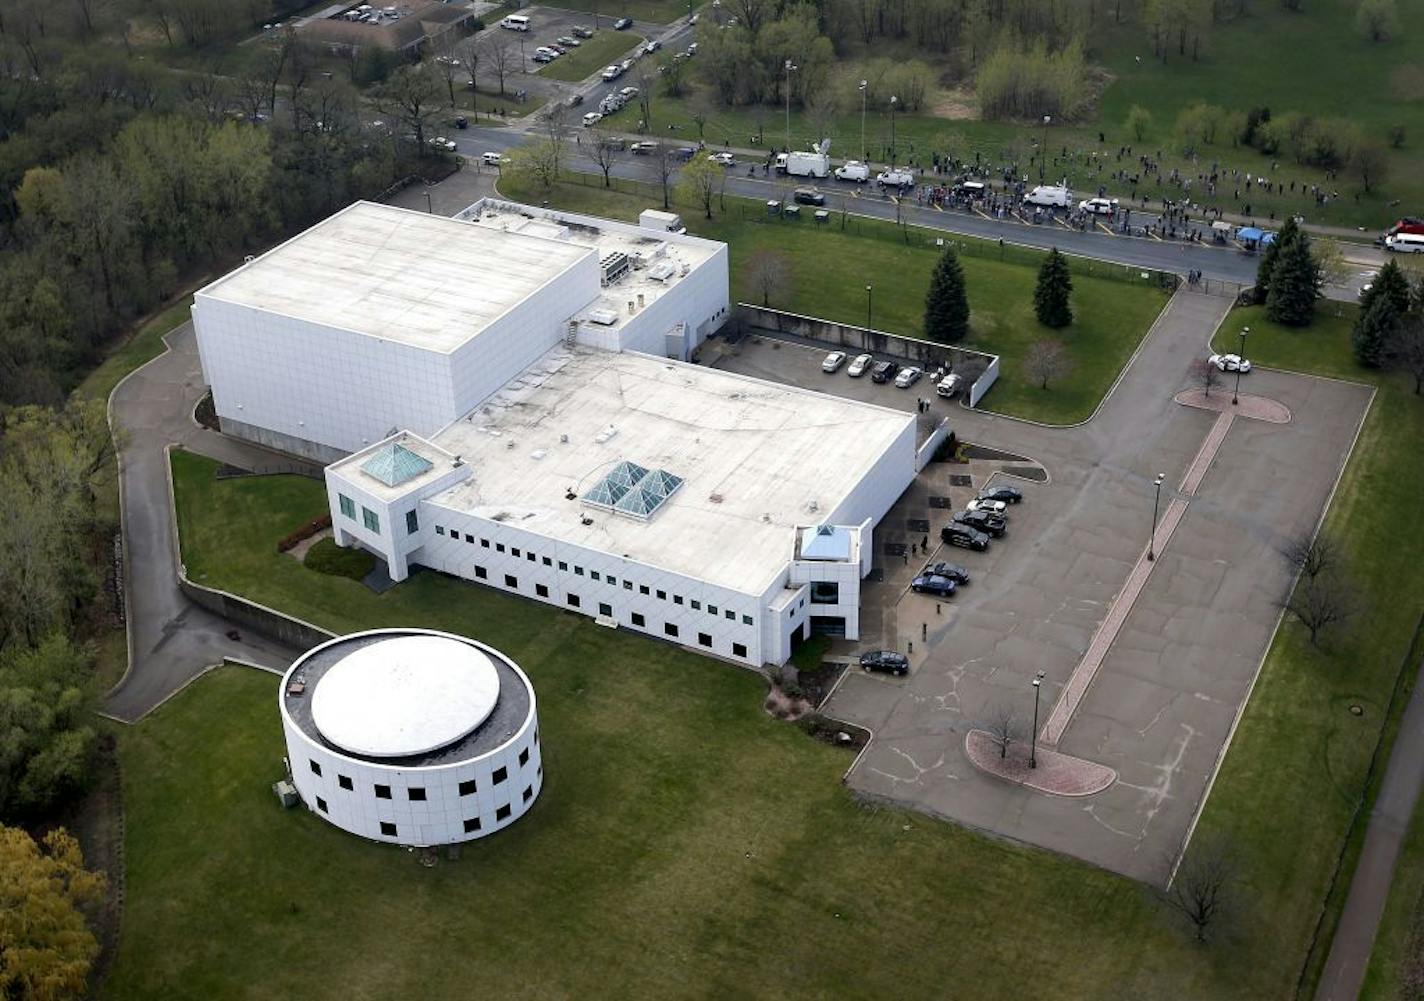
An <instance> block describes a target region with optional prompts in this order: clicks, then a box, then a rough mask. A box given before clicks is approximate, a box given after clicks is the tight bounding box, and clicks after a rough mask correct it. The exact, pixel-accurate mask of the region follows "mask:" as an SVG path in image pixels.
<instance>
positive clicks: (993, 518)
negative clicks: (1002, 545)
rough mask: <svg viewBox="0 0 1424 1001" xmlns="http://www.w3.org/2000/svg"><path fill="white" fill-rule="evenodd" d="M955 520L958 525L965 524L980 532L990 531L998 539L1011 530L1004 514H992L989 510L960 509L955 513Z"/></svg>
mask: <svg viewBox="0 0 1424 1001" xmlns="http://www.w3.org/2000/svg"><path fill="white" fill-rule="evenodd" d="M953 521H954V523H955V524H957V525H965V526H967V527H969V528H973V529H976V530H977V531H980V532H988V533H989V534H990V535H992V536H993V537H994V538H996V539H1002V538H1003V537H1004V533H1005V532H1007V531H1008V530H1009V523H1008V522H1007V521H1005V520H1004V518H1003V516H1001V515H997V514H992V513H990V512H988V511H960V512H958V513H956V514H955V516H954V518H953Z"/></svg>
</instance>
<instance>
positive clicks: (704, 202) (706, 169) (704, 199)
mask: <svg viewBox="0 0 1424 1001" xmlns="http://www.w3.org/2000/svg"><path fill="white" fill-rule="evenodd" d="M726 179H727V172H726V171H725V170H724V169H723V168H722V166H721V165H720V164H716V163H713V162H712V161H711V160H709V159H708V158H707V157H705V156H700V155H699V156H694V157H693V158H692V160H691V161H690V162H689V163H688V164H687V166H685V167H683V168H682V174H681V176H680V177H679V178H678V182H677V190H678V194H679V195H680V196H681V197H683V198H686V199H687V200H688V201H691V202H696V203H697V204H698V205H700V206H702V209H703V211H704V212H706V213H707V218H708V219H711V218H712V200H713V198H714V197H715V196H716V194H717V189H718V188H719V187H720V186H721V185H722V184H723V183H724V182H725V181H726Z"/></svg>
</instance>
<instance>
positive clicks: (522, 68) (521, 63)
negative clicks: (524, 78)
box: [519, 35, 529, 73]
mask: <svg viewBox="0 0 1424 1001" xmlns="http://www.w3.org/2000/svg"><path fill="white" fill-rule="evenodd" d="M519 72H521V73H528V72H529V64H528V63H526V62H525V61H524V36H523V35H520V36H519Z"/></svg>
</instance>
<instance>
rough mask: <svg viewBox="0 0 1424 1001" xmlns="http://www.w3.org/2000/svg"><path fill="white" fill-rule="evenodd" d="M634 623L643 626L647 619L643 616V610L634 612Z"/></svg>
mask: <svg viewBox="0 0 1424 1001" xmlns="http://www.w3.org/2000/svg"><path fill="white" fill-rule="evenodd" d="M631 619H632V622H633V625H635V626H642V625H643V624H644V623H645V622H646V621H647V620H646V619H644V618H643V613H642V612H634V613H633V614H632V616H631Z"/></svg>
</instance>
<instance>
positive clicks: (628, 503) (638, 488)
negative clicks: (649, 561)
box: [583, 460, 682, 521]
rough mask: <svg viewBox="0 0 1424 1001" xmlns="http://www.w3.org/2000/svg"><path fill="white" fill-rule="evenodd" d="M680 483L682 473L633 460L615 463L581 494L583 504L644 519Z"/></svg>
mask: <svg viewBox="0 0 1424 1001" xmlns="http://www.w3.org/2000/svg"><path fill="white" fill-rule="evenodd" d="M680 486H682V477H681V476H674V475H673V474H672V473H669V472H667V471H666V470H664V469H646V468H644V467H642V466H640V465H638V464H637V463H636V462H628V461H626V460H625V461H623V462H620V463H618V465H616V466H614V467H613V469H612V470H610V471H609V473H608V474H607V475H606V476H604V477H603V478H602V479H601V480H599V481H598V482H597V483H595V484H594V485H593V486H592V487H590V488H589V489H588V490H587V491H586V492H585V493H584V495H583V501H584V503H585V504H589V505H591V506H593V507H601V508H604V509H606V510H610V511H614V512H616V513H618V514H623V515H627V516H628V517H630V518H637V519H639V520H643V521H646V520H647V519H648V518H651V517H652V516H653V514H654V513H655V512H656V511H657V510H658V508H660V507H661V506H662V505H663V502H664V501H666V500H667V499H668V498H669V497H671V496H672V495H673V493H674V492H676V490H677V488H678V487H680Z"/></svg>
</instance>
